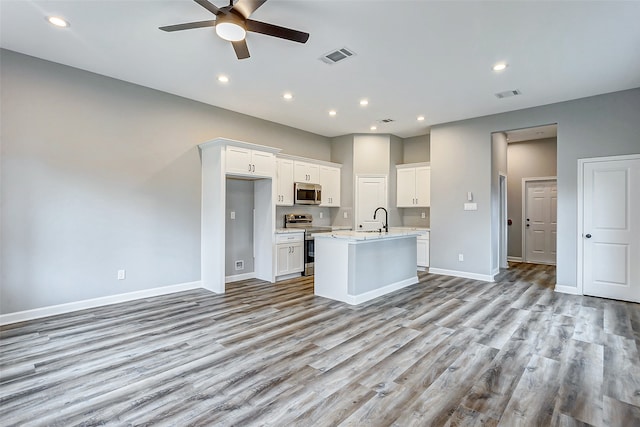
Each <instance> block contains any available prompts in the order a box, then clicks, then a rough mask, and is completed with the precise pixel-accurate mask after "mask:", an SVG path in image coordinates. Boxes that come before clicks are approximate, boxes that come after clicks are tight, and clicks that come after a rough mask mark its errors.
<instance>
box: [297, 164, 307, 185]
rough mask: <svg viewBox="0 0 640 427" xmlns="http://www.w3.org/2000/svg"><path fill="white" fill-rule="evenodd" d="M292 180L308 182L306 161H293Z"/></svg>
mask: <svg viewBox="0 0 640 427" xmlns="http://www.w3.org/2000/svg"><path fill="white" fill-rule="evenodd" d="M293 180H294V181H295V182H309V173H308V170H307V163H304V162H293Z"/></svg>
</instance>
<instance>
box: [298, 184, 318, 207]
mask: <svg viewBox="0 0 640 427" xmlns="http://www.w3.org/2000/svg"><path fill="white" fill-rule="evenodd" d="M293 195H294V197H295V200H294V203H295V204H296V205H319V204H320V203H321V202H322V186H321V185H320V184H307V183H306V182H296V183H294V184H293Z"/></svg>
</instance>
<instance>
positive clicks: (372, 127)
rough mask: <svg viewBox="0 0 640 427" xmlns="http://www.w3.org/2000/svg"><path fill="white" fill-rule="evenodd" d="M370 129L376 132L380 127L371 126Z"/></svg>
mask: <svg viewBox="0 0 640 427" xmlns="http://www.w3.org/2000/svg"><path fill="white" fill-rule="evenodd" d="M369 129H371V130H376V129H378V127H377V126H371V127H370V128H369Z"/></svg>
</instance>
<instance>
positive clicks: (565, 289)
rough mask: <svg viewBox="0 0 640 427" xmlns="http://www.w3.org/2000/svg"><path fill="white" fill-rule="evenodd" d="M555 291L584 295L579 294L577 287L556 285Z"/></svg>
mask: <svg viewBox="0 0 640 427" xmlns="http://www.w3.org/2000/svg"><path fill="white" fill-rule="evenodd" d="M553 290H554V291H555V292H560V293H562V294H570V295H582V294H581V293H580V292H578V288H577V287H575V286H565V285H558V284H557V283H556V287H555V288H554V289H553Z"/></svg>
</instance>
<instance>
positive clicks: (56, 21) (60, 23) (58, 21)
mask: <svg viewBox="0 0 640 427" xmlns="http://www.w3.org/2000/svg"><path fill="white" fill-rule="evenodd" d="M47 22H49V23H50V24H52V25H55V26H56V27H60V28H66V27H68V26H69V23H68V22H67V21H65V20H64V19H62V18H60V17H59V16H47Z"/></svg>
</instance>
